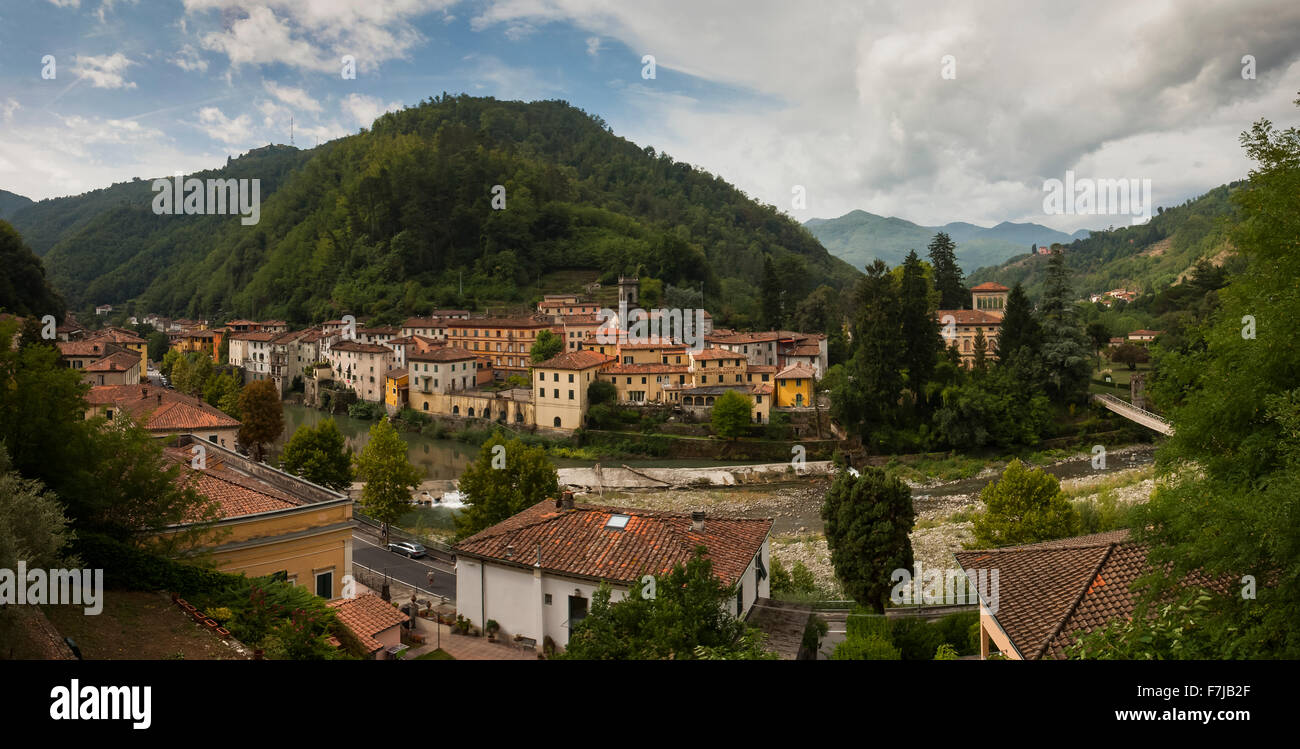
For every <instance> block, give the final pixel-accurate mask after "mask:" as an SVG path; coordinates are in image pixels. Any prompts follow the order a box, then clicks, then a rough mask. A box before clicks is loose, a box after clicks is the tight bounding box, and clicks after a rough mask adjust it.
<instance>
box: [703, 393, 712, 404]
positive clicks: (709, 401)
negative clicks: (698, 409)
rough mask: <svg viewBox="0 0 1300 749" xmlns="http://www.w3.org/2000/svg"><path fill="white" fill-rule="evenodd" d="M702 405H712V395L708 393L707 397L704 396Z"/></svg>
mask: <svg viewBox="0 0 1300 749" xmlns="http://www.w3.org/2000/svg"><path fill="white" fill-rule="evenodd" d="M704 405H706V406H712V405H713V396H712V395H710V396H709V397H708V398H705V399H704Z"/></svg>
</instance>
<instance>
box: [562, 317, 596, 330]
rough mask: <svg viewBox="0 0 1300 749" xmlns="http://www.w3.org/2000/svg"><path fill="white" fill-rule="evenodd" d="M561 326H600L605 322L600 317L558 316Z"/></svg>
mask: <svg viewBox="0 0 1300 749" xmlns="http://www.w3.org/2000/svg"><path fill="white" fill-rule="evenodd" d="M559 317H560V324H561V325H573V326H575V327H577V326H584V327H585V326H587V325H600V324H601V323H603V322H605V321H604V320H603V319H601V317H600V315H560V316H559Z"/></svg>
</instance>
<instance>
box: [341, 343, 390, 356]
mask: <svg viewBox="0 0 1300 749" xmlns="http://www.w3.org/2000/svg"><path fill="white" fill-rule="evenodd" d="M330 350H331V351H353V352H356V353H358V354H391V353H393V350H392V349H390V348H388V347H387V346H384V345H382V344H379V343H362V342H360V341H353V340H348V341H340V342H338V343H336V344H334V345H333V346H330Z"/></svg>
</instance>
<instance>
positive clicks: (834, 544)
mask: <svg viewBox="0 0 1300 749" xmlns="http://www.w3.org/2000/svg"><path fill="white" fill-rule="evenodd" d="M822 519H823V520H824V521H825V523H826V526H825V527H826V543H827V545H828V546H829V547H830V550H831V564H832V565H833V566H834V567H835V575H836V577H838V578H839V579H840V580H841V581H842V582H843V583H844V590H845V592H846V593H848V594H849V595H850V596H852V598H853V600H855V601H857V602H858V603H859V604H860V605H862V606H869V607H871V608H872V609H874V610H875V611H876V612H877V613H883V612H884V609H885V602H886V600H888V596H889V591H890V589H891V588H892V587H893V582H892V580H891V575H892V573H893V571H894V570H896V569H910V568H911V567H912V561H913V560H912V542H911V540H910V538H909V536H908V534H909V533H910V532H911V530H912V524H913V523H914V522H915V520H916V512H915V511H914V509H913V507H912V490H911V489H909V488H908V486H907V484H904V483H903V482H902V481H900V480H899V479H898V478H897V477H895V476H891V475H888V474H886V473H885V472H884V471H882V470H880V469H879V468H872V467H870V466H867V467H864V468H863V469H862V472H861V475H858V476H854V475H853V474H851V473H849V472H848V471H846V470H841V471H840V472H839V473H837V474H836V476H835V480H834V481H833V482H832V483H831V488H830V489H829V490H828V491H827V492H826V500H825V503H824V504H823V505H822Z"/></svg>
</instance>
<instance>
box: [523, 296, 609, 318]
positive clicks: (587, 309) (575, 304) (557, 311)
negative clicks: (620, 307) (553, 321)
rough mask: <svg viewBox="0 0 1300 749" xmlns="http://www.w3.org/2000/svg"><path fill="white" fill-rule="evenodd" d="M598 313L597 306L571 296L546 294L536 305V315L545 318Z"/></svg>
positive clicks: (594, 303)
mask: <svg viewBox="0 0 1300 749" xmlns="http://www.w3.org/2000/svg"><path fill="white" fill-rule="evenodd" d="M599 313H600V305H599V304H597V303H596V302H589V301H586V300H583V299H582V298H581V297H578V296H576V295H573V294H547V295H546V296H544V297H542V301H540V302H538V303H537V314H539V315H544V316H546V317H560V316H562V315H564V316H569V315H597V314H599Z"/></svg>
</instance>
